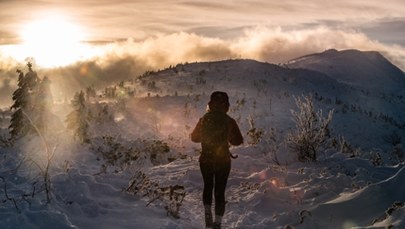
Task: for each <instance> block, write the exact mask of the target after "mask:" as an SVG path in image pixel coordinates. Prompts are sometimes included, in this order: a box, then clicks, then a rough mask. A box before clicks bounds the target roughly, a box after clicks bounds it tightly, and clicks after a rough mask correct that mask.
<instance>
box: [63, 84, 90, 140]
mask: <svg viewBox="0 0 405 229" xmlns="http://www.w3.org/2000/svg"><path fill="white" fill-rule="evenodd" d="M72 106H73V111H72V112H70V113H69V114H68V115H67V118H66V123H67V128H68V129H70V130H72V131H73V136H74V137H75V138H76V137H77V138H78V139H79V141H80V142H83V143H88V142H89V137H88V129H89V123H90V120H91V113H90V110H89V109H88V107H87V105H86V100H85V96H84V92H83V91H80V92H77V93H76V94H75V96H74V98H73V100H72Z"/></svg>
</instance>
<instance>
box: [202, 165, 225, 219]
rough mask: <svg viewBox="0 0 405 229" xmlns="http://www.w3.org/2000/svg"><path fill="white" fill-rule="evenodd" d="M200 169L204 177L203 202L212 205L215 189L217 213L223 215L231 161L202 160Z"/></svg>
mask: <svg viewBox="0 0 405 229" xmlns="http://www.w3.org/2000/svg"><path fill="white" fill-rule="evenodd" d="M200 169H201V174H202V177H203V179H204V191H203V203H204V205H212V191H214V196H215V215H219V216H223V215H224V212H225V188H226V182H227V181H228V176H229V172H230V170H231V163H230V162H224V163H215V164H214V163H204V162H200Z"/></svg>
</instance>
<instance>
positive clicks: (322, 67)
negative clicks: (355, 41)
mask: <svg viewBox="0 0 405 229" xmlns="http://www.w3.org/2000/svg"><path fill="white" fill-rule="evenodd" d="M286 66H287V67H289V68H295V69H310V70H314V71H319V72H322V73H324V74H326V75H329V76H330V77H332V78H335V79H337V80H338V81H340V82H343V83H346V84H349V85H354V86H361V87H363V88H369V89H377V90H378V89H383V90H390V91H398V90H401V89H402V88H403V87H405V73H404V72H403V71H402V70H401V69H399V68H398V67H397V66H395V65H394V64H392V63H391V62H390V61H389V60H388V59H387V58H385V57H384V56H383V55H382V54H381V53H379V52H377V51H359V50H356V49H348V50H342V51H338V50H336V49H329V50H326V51H324V52H321V53H314V54H310V55H305V56H302V57H299V58H296V59H293V60H290V61H288V62H287V63H286Z"/></svg>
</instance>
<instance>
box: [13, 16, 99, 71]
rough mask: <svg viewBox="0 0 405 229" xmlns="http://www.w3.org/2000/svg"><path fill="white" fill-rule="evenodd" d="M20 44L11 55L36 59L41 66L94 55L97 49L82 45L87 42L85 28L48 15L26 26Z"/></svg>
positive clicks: (72, 61) (17, 57)
mask: <svg viewBox="0 0 405 229" xmlns="http://www.w3.org/2000/svg"><path fill="white" fill-rule="evenodd" d="M20 37H21V40H22V44H21V45H16V46H14V47H12V48H11V49H10V50H9V52H10V55H11V56H14V57H15V58H16V59H17V60H18V61H24V60H25V59H26V58H27V57H32V58H34V59H35V61H36V63H37V64H38V65H40V66H42V67H56V66H63V65H68V64H71V63H74V62H76V61H78V60H80V59H83V58H88V57H89V56H94V54H95V53H94V50H92V48H91V47H90V46H89V45H86V44H84V43H82V42H83V41H84V40H85V39H86V34H85V32H84V31H83V29H82V28H81V27H80V26H78V25H76V24H75V23H73V22H72V21H70V20H68V19H67V18H65V17H63V16H61V15H48V16H46V17H42V18H39V19H36V20H33V21H31V22H28V23H27V24H25V25H23V27H22V29H21V31H20Z"/></svg>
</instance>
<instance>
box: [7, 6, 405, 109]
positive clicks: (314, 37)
mask: <svg viewBox="0 0 405 229" xmlns="http://www.w3.org/2000/svg"><path fill="white" fill-rule="evenodd" d="M0 9H1V10H0V21H1V22H2V23H1V26H0V77H1V78H0V79H1V80H0V88H1V91H0V97H1V96H2V95H3V94H7V93H9V92H10V91H12V90H13V88H14V87H15V85H16V81H15V79H16V74H15V68H24V66H25V64H26V62H27V61H33V62H34V64H35V65H34V66H35V67H36V68H37V70H38V71H40V75H41V74H43V75H45V74H47V75H50V76H51V77H50V78H52V77H56V78H57V77H59V78H63V79H64V80H65V82H66V80H67V81H69V87H70V91H71V90H74V88H76V87H78V86H80V85H81V86H83V85H84V86H88V85H90V84H96V85H100V86H102V85H105V84H108V82H112V81H115V80H121V79H122V80H125V79H128V78H130V77H134V75H137V74H138V75H139V74H141V73H142V72H144V71H146V70H157V69H162V68H165V67H168V66H170V65H176V64H177V63H185V62H195V61H215V60H223V59H229V58H248V59H255V60H259V61H263V62H269V63H275V64H279V63H285V62H287V61H288V60H291V59H293V58H297V57H300V56H303V55H307V54H310V53H316V52H322V51H324V50H327V49H331V48H335V49H338V50H341V49H359V50H365V51H366V50H375V51H379V52H381V53H383V55H384V56H386V57H387V58H388V59H389V60H390V61H392V62H393V63H394V64H396V65H397V66H398V67H400V68H401V69H402V70H404V69H405V16H404V15H405V2H404V1H402V0H387V1H379V0H358V1H351V0H339V1H324V0H308V1H301V0H285V1H279V0H277V1H276V0H222V1H216V0H215V1H213V0H204V1H197V0H148V1H139V0H133V1H131V0H114V1H108V0H87V1H86V0H80V1H79V0H54V1H51V0H0ZM66 78H69V79H66ZM70 78H73V79H70ZM54 82H60V80H58V79H54ZM62 94H63V93H62ZM0 103H1V98H0Z"/></svg>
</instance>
